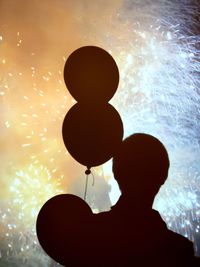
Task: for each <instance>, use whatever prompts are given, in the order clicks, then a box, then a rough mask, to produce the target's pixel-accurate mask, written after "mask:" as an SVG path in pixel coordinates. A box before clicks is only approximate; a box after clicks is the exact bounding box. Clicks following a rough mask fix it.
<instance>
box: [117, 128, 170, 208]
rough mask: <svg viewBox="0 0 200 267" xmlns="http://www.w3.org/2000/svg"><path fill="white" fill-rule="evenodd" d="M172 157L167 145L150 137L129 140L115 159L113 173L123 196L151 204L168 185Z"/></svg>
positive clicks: (137, 136)
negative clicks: (164, 184) (160, 189)
mask: <svg viewBox="0 0 200 267" xmlns="http://www.w3.org/2000/svg"><path fill="white" fill-rule="evenodd" d="M168 169H169V158H168V154H167V151H166V149H165V147H164V145H163V144H162V143H161V142H160V141H159V140H158V139H157V138H155V137H153V136H151V135H148V134H142V133H138V134H133V135H131V136H129V137H128V138H126V139H125V140H124V141H123V142H122V144H121V147H120V149H119V150H118V152H117V153H116V154H115V156H114V158H113V173H114V176H115V179H116V180H117V182H118V184H119V187H120V189H121V192H122V196H123V195H124V197H132V198H134V199H140V200H142V201H143V203H145V205H146V204H147V202H148V203H149V204H152V202H153V199H154V197H155V195H156V194H157V192H158V190H159V188H160V186H161V185H162V184H163V183H164V182H165V180H166V178H167V175H168Z"/></svg>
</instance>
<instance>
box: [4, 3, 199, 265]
mask: <svg viewBox="0 0 200 267" xmlns="http://www.w3.org/2000/svg"><path fill="white" fill-rule="evenodd" d="M22 2H23V1H22ZM26 2H27V1H24V2H23V6H20V5H19V8H20V12H19V14H21V12H23V16H21V15H20V17H17V20H16V17H15V16H17V15H16V14H17V12H16V10H15V11H14V13H13V14H15V15H13V14H12V12H13V11H12V8H11V7H10V5H9V3H8V2H6V1H2V3H3V4H2V9H1V10H3V13H2V12H1V11H0V13H1V19H2V21H3V22H2V26H1V27H0V50H1V55H0V71H1V77H0V101H1V114H2V116H1V119H0V120H1V139H0V142H1V149H2V151H3V153H2V156H1V162H2V166H4V168H3V169H2V170H1V177H2V178H1V180H0V183H1V184H0V185H1V186H0V193H1V206H0V216H1V226H2V227H1V230H0V231H1V232H0V233H1V237H2V239H1V240H2V247H4V246H5V247H6V248H5V250H4V249H2V251H1V253H0V257H1V258H0V261H1V260H3V259H6V258H7V256H9V257H11V256H12V257H14V258H15V259H16V258H26V259H30V258H31V257H32V256H31V255H33V254H34V251H37V252H38V251H40V250H39V248H38V246H37V242H36V239H35V230H34V222H35V218H36V215H37V212H38V210H39V208H40V206H42V204H43V203H44V202H45V201H46V200H47V199H48V198H50V197H51V196H53V195H55V194H57V193H59V192H62V191H63V192H66V191H67V188H68V186H69V185H71V184H73V183H75V184H76V183H79V182H80V181H79V180H78V179H79V177H80V176H81V175H82V174H83V173H84V172H83V168H82V167H81V166H79V165H77V164H76V163H74V162H73V160H72V159H71V157H70V155H69V154H68V153H67V151H66V149H65V147H64V144H63V142H62V135H61V128H62V122H63V118H64V116H65V114H66V112H67V111H68V109H69V108H70V107H71V106H72V105H73V104H74V100H73V99H72V98H71V96H70V95H69V94H68V92H67V90H66V88H65V85H64V83H63V67H64V63H65V61H66V58H67V55H68V54H70V53H71V52H72V51H73V50H75V49H77V47H80V46H82V45H88V44H94V45H98V46H101V47H103V48H105V49H107V50H108V51H110V53H111V54H112V55H113V56H114V58H115V59H116V61H117V63H118V65H119V69H120V85H119V89H118V91H117V94H116V95H115V97H114V98H113V100H112V103H113V105H114V106H115V107H116V108H117V109H118V111H119V112H120V115H121V117H122V118H123V122H124V126H125V135H126V136H127V135H129V134H131V133H134V132H146V133H149V134H152V135H155V136H156V137H158V138H159V139H160V140H161V141H162V142H163V143H164V144H165V145H166V147H167V149H168V151H169V156H170V161H171V167H170V173H169V178H168V180H167V182H166V184H165V185H164V186H163V188H161V190H160V192H159V194H158V196H157V198H156V200H155V204H154V207H155V208H156V209H158V210H159V211H160V213H161V215H162V216H163V218H164V220H165V221H166V222H167V225H168V227H169V228H170V229H173V230H174V231H176V232H180V233H181V234H183V235H185V236H187V237H188V238H190V239H191V240H193V241H195V250H196V253H197V252H198V253H200V244H199V243H200V241H199V240H200V238H199V231H200V212H199V208H200V207H199V205H200V204H199V203H200V190H199V188H200V169H199V159H200V154H199V136H198V133H199V127H200V125H199V124H200V120H199V114H200V109H199V101H200V99H199V98H200V96H199V92H198V88H199V77H198V72H199V68H200V65H199V60H198V57H199V50H198V49H197V47H198V44H199V36H197V35H195V34H193V33H192V32H193V31H192V27H193V26H195V24H196V23H197V22H196V19H195V14H196V16H198V12H199V11H198V8H199V6H198V4H197V3H194V4H186V3H185V1H184V3H183V1H178V0H177V1H167V0H166V1H157V2H156V3H155V1H145V3H144V1H137V0H132V1H128V0H125V1H109V4H108V1H105V3H104V1H102V3H103V4H104V5H105V6H104V7H103V6H102V8H100V4H89V5H84V4H83V3H81V1H75V2H76V3H74V4H73V3H72V2H73V1H66V3H64V1H58V2H59V3H57V5H56V6H55V5H53V8H52V10H51V8H50V9H49V8H46V7H47V6H48V7H49V3H48V2H47V1H42V3H41V4H40V5H39V6H37V5H36V6H37V8H35V7H33V6H31V11H30V10H29V7H28V6H27V4H26ZM67 2H68V3H67ZM69 2H70V3H69ZM16 8H17V7H16ZM43 9H44V10H46V12H48V16H46V15H45V16H44V14H43ZM17 10H18V9H17ZM47 10H48V11H47ZM38 12H39V13H40V12H41V18H43V19H42V21H40V22H38V21H37V20H36V18H37V17H38ZM97 13H98V16H97ZM4 14H7V15H4ZM8 14H9V15H8ZM191 14H194V16H192V15H191ZM47 17H48V20H46V18H47ZM9 18H10V20H9ZM32 22H34V25H35V27H34V29H33V25H32ZM94 22H95V23H94ZM41 24H42V25H43V26H42V27H41ZM62 25H63V26H62ZM61 28H62V30H60V31H58V29H61ZM30 33H31V35H30ZM69 36H70V38H71V41H70V39H69ZM55 47H56V49H55ZM66 47H67V48H66ZM104 174H105V176H108V177H107V179H109V177H111V176H112V173H111V168H110V167H108V168H107V167H106V165H105V166H104ZM99 176H101V175H100V174H99ZM77 177H78V178H77ZM110 183H111V184H112V179H110ZM75 187H76V186H75ZM105 187H106V186H105ZM104 190H105V191H106V190H107V189H105V188H104ZM77 191H81V193H82V188H81V190H80V188H79V189H78V190H77ZM27 192H29V193H27ZM97 192H98V191H97ZM97 192H96V193H97ZM81 193H80V194H81ZM112 196H115V199H116V198H117V197H118V196H119V192H118V191H117V190H116V189H115V187H113V190H112V192H111V197H112ZM94 206H95V205H94ZM94 208H95V207H94ZM19 241H20V242H19ZM34 242H36V243H34ZM19 243H20V247H19V246H17V244H19ZM35 254H38V253H35ZM41 259H43V260H42V262H40V263H39V264H38V266H48V260H47V258H45V257H44V255H43V256H42V258H41ZM34 260H35V259H34ZM34 260H33V262H34ZM7 263H8V260H7V262H6V266H7V265H8V264H7ZM23 264H24V263H23ZM10 265H11V266H12V263H11V264H10ZM19 266H22V263H19Z"/></svg>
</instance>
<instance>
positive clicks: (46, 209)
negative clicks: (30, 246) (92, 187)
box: [36, 194, 92, 267]
mask: <svg viewBox="0 0 200 267" xmlns="http://www.w3.org/2000/svg"><path fill="white" fill-rule="evenodd" d="M91 219H92V211H91V209H90V207H89V206H88V205H87V203H86V202H84V201H83V200H82V199H81V198H79V197H77V196H74V195H70V194H62V195H57V196H55V197H53V198H51V199H49V200H48V201H47V202H46V203H45V204H44V205H43V207H42V208H41V210H40V212H39V215H38V218H37V224H36V230H37V236H38V239H39V242H40V245H41V246H42V248H43V249H44V250H45V252H46V253H47V254H48V255H49V256H50V257H51V258H52V259H54V260H55V261H56V262H58V263H60V264H62V265H66V266H69V267H70V266H74V267H77V266H82V263H83V262H87V260H88V257H89V255H88V251H89V250H88V246H89V245H90V244H87V237H88V233H89V232H90V225H91V224H92V222H91Z"/></svg>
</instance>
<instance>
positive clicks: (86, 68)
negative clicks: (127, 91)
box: [64, 46, 119, 103]
mask: <svg viewBox="0 0 200 267" xmlns="http://www.w3.org/2000/svg"><path fill="white" fill-rule="evenodd" d="M64 80H65V83H66V86H67V88H68V90H69V92H70V93H71V95H72V96H73V97H74V98H75V99H76V100H77V101H78V102H82V103H83V102H85V103H86V102H87V103H89V102H90V101H92V102H96V103H106V102H108V101H109V100H110V99H111V98H112V97H113V95H114V93H115V92H116V90H117V87H118V83H119V71H118V67H117V64H116V63H115V61H114V59H113V57H112V56H111V55H110V54H109V53H108V52H106V51H105V50H103V49H102V48H100V47H96V46H84V47H81V48H79V49H77V50H75V51H74V52H73V53H72V54H71V55H70V56H69V57H68V59H67V61H66V64H65V68H64Z"/></svg>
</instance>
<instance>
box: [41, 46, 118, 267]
mask: <svg viewBox="0 0 200 267" xmlns="http://www.w3.org/2000/svg"><path fill="white" fill-rule="evenodd" d="M64 79H65V83H66V86H67V88H68V90H69V92H70V93H71V95H72V96H73V97H74V99H75V100H76V101H77V103H76V104H75V105H74V106H73V107H72V108H71V109H70V110H69V111H68V113H67V114H66V117H65V119H64V122H63V128H62V133H63V140H64V143H65V146H66V148H67V150H68V152H69V153H70V154H71V156H72V157H73V158H74V159H75V160H77V161H78V162H79V163H81V164H82V165H85V166H86V167H87V170H86V174H87V175H88V174H90V169H91V167H94V166H98V165H101V164H103V163H105V162H106V161H108V160H109V159H110V158H112V157H113V156H114V154H115V151H117V149H118V147H119V145H120V144H121V142H122V138H123V123H122V120H121V118H120V116H119V114H118V112H117V111H116V110H115V108H114V107H113V106H112V105H111V104H109V103H108V102H109V100H110V99H111V98H112V97H113V95H114V93H115V92H116V90H117V87H118V83H119V71H118V68H117V65H116V63H115V61H114V59H113V58H112V56H111V55H110V54H109V53H108V52H106V51H105V50H103V49H102V48H99V47H95V46H85V47H81V48H79V49H77V50H75V51H74V52H73V53H72V54H71V55H70V56H69V58H68V59H67V61H66V64H65V68H64ZM91 226H92V211H91V209H90V207H89V206H88V205H87V204H86V202H84V201H83V200H82V199H80V198H79V197H77V196H74V195H70V194H62V195H58V196H55V197H53V198H51V199H50V200H48V201H47V202H46V203H45V204H44V206H43V207H42V208H41V210H40V212H39V215H38V218H37V225H36V228H37V236H38V239H39V242H40V244H41V246H42V247H43V249H44V250H45V251H46V253H47V254H48V255H49V256H50V257H51V258H53V259H54V260H55V261H57V262H58V263H60V264H62V265H65V266H66V265H67V266H68V265H69V266H79V265H80V266H82V265H83V262H84V261H87V260H88V255H87V254H88V249H89V248H87V247H86V246H85V244H84V240H85V238H88V236H89V233H90V230H91V229H90V228H91Z"/></svg>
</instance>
